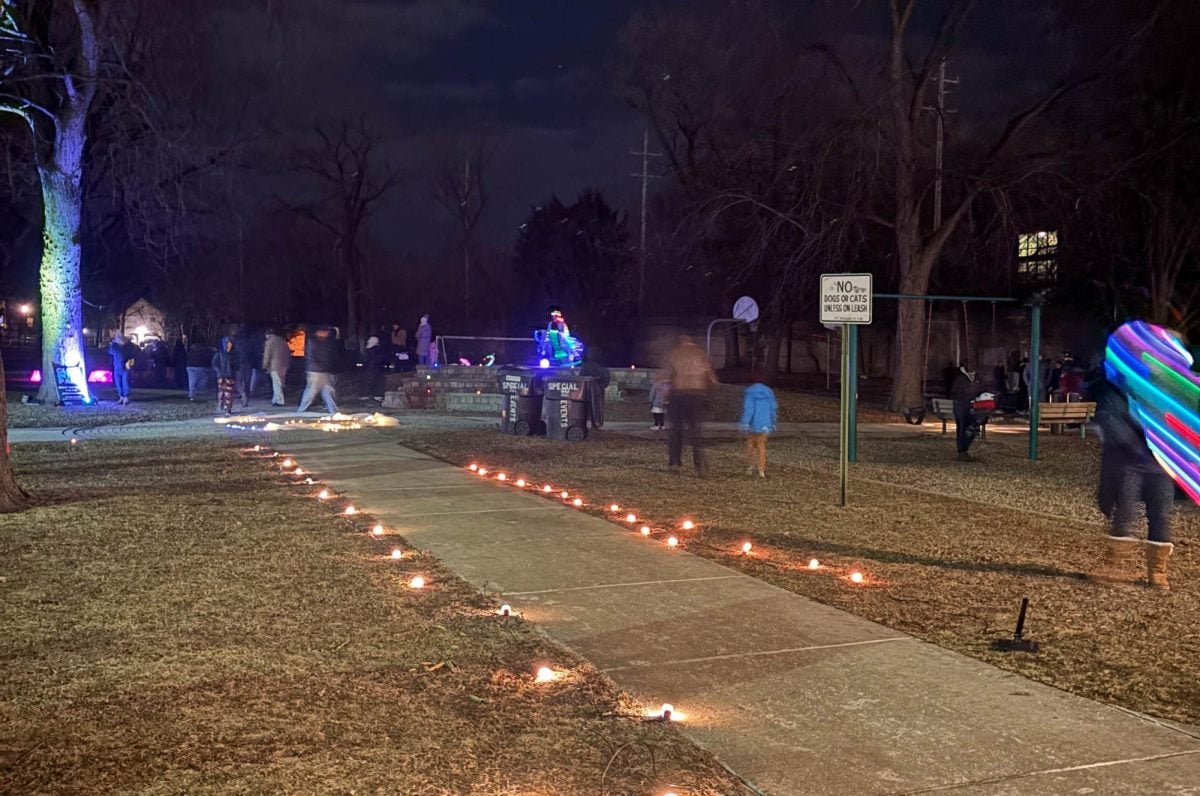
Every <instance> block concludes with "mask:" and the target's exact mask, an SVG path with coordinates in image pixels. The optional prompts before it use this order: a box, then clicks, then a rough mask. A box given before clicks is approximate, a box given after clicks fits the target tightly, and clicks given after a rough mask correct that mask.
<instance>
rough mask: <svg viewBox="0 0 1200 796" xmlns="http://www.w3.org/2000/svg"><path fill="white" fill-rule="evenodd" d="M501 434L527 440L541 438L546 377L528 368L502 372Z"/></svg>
mask: <svg viewBox="0 0 1200 796" xmlns="http://www.w3.org/2000/svg"><path fill="white" fill-rule="evenodd" d="M497 378H498V380H499V383H500V394H501V396H502V397H501V400H500V430H501V431H502V432H504V433H505V434H514V435H516V436H518V437H528V436H529V435H530V434H542V433H543V432H544V430H545V426H544V425H543V423H542V394H543V390H544V382H545V376H544V374H542V373H539V372H537V371H534V370H530V369H528V368H501V369H500V372H499V374H498V376H497Z"/></svg>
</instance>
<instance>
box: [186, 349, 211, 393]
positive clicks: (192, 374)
mask: <svg viewBox="0 0 1200 796" xmlns="http://www.w3.org/2000/svg"><path fill="white" fill-rule="evenodd" d="M214 353H215V352H214V351H213V350H212V349H211V348H209V347H208V346H206V345H203V344H202V343H192V344H191V345H190V346H188V352H187V391H188V400H189V401H194V400H196V390H199V389H207V390H211V389H212V381H210V379H211V377H212V368H213V354H214Z"/></svg>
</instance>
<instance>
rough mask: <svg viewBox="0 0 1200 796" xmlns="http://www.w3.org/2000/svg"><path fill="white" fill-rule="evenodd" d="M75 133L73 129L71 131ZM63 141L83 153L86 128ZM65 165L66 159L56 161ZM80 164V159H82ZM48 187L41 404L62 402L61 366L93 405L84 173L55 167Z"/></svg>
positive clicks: (47, 173) (45, 181)
mask: <svg viewBox="0 0 1200 796" xmlns="http://www.w3.org/2000/svg"><path fill="white" fill-rule="evenodd" d="M68 129H69V128H68ZM70 138H71V137H68V136H66V135H64V136H63V139H62V144H61V145H62V146H74V147H77V148H78V150H79V151H82V149H83V129H82V126H80V128H79V130H78V139H77V140H74V141H72V140H70ZM56 160H60V161H61V158H56ZM76 161H77V159H76ZM38 171H39V177H40V178H41V184H42V206H43V210H42V212H43V221H42V263H41V269H40V273H39V283H40V288H41V325H42V384H41V387H40V388H38V399H39V400H41V401H43V402H45V403H49V404H57V403H59V402H60V397H59V394H58V380H57V379H56V378H55V369H54V366H55V365H56V364H59V365H65V366H67V367H69V368H71V369H72V371H71V372H72V374H78V376H77V377H75V378H72V381H74V382H75V386H76V388H77V389H78V390H79V392H80V394H81V395H82V396H83V397H84V399H85V400H90V397H89V393H88V384H87V372H86V371H87V365H86V362H85V361H84V350H85V349H84V344H83V322H82V321H83V294H82V291H81V289H80V284H79V261H80V244H79V240H80V233H79V221H80V215H81V211H82V206H83V193H82V190H81V188H80V183H81V177H82V173H81V171H80V170H79V169H75V170H73V171H72V170H64V169H61V168H59V167H58V166H57V164H55V165H51V166H48V167H45V168H40V169H39V170H38Z"/></svg>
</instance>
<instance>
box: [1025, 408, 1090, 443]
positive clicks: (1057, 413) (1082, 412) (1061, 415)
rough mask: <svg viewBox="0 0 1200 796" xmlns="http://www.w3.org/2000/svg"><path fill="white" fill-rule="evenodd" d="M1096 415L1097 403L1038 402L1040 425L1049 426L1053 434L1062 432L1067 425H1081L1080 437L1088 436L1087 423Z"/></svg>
mask: <svg viewBox="0 0 1200 796" xmlns="http://www.w3.org/2000/svg"><path fill="white" fill-rule="evenodd" d="M1095 416H1096V404H1094V403H1087V402H1084V401H1076V402H1073V403H1053V404H1044V403H1038V425H1039V426H1049V427H1050V433H1051V434H1061V433H1062V431H1063V428H1064V427H1065V426H1073V425H1078V426H1079V437H1080V439H1083V438H1084V437H1086V436H1087V424H1088V423H1089V422H1091V420H1092V418H1094V417H1095Z"/></svg>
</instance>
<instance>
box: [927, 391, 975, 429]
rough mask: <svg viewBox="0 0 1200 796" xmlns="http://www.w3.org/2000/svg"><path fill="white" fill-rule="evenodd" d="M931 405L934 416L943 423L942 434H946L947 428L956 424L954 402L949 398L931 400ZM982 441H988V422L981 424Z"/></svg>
mask: <svg viewBox="0 0 1200 796" xmlns="http://www.w3.org/2000/svg"><path fill="white" fill-rule="evenodd" d="M929 401H930V403H931V404H932V405H933V416H934V417H936V418H937V419H938V420H940V421H942V433H943V434H945V433H946V427H947V426H948V425H949V424H950V423H952V422H954V401H952V400H950V399H949V398H930V399H929ZM979 437H980V439H987V421H986V420H985V421H984V422H982V423H980V424H979Z"/></svg>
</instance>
